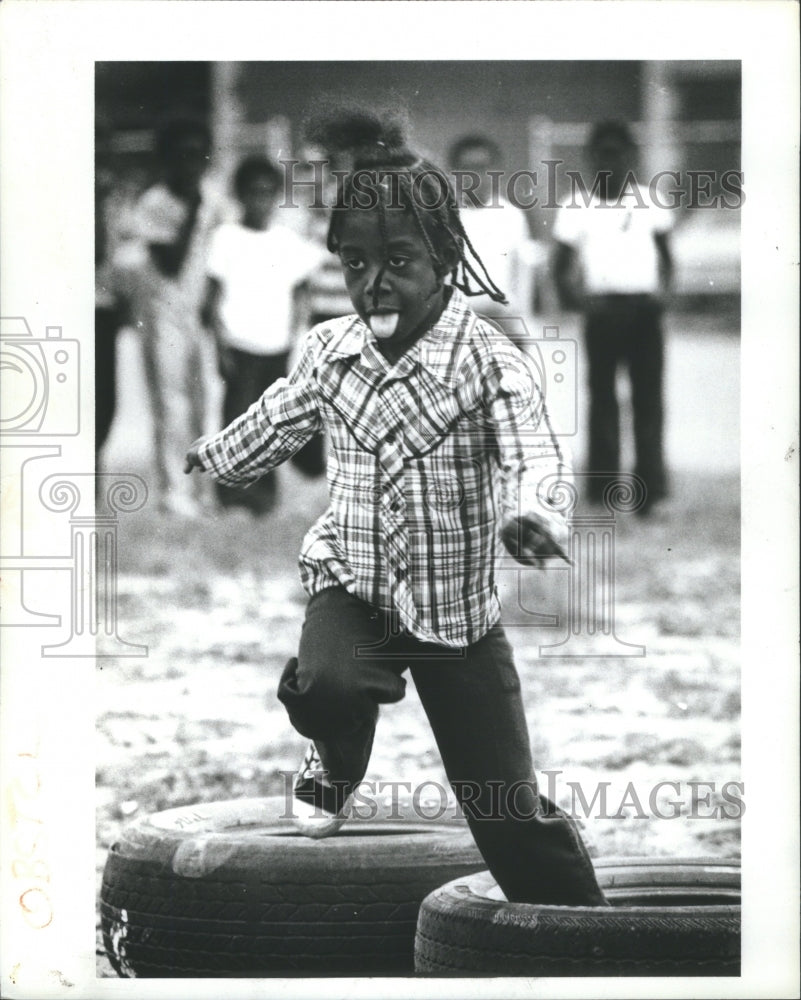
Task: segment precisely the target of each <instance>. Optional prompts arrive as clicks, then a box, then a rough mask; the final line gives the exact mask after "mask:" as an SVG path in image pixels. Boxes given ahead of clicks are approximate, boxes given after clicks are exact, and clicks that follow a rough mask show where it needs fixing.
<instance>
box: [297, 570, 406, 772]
mask: <svg viewBox="0 0 801 1000" xmlns="http://www.w3.org/2000/svg"><path fill="white" fill-rule="evenodd" d="M386 626H387V619H386V616H383V615H380V614H378V613H377V612H376V611H375V610H374V609H373V608H371V607H370V606H369V605H368V604H365V603H364V602H363V601H360V600H358V599H357V598H355V597H353V596H351V595H350V594H348V593H347V591H346V590H345V589H344V588H342V587H331V588H329V589H327V590H323V591H321V592H320V593H319V594H316V595H315V596H314V597H312V598H311V600H310V601H309V605H308V608H307V610H306V620H305V621H304V623H303V631H302V633H301V637H300V646H299V649H298V656H297V658H294V657H293V658H292V659H291V660H290V661H289V662H288V663H287V665H286V667H285V668H284V672H283V674H282V676H281V681H280V684H279V687H278V698H279V700H280V701H281V702H283V704H284V705H285V706H286V709H287V711H288V713H289V719H290V722H291V723H292V725H293V726H294V727H295V729H297V731H298V732H299V733H301V734H302V735H303V736H306V737H308V738H309V739H312V740H314V742H315V744H316V746H317V750H318V751H319V753H320V758H321V760H322V762H323V765H324V767H325V768H326V770H327V771H328V777H329V780H330V781H331V782H335V781H343V782H347V783H348V784H349V785H356V784H358V783H359V782H360V781H361V780H362V778H363V777H364V775H365V771H366V770H367V764H368V762H369V759H370V751H371V749H372V744H373V735H374V733H375V726H376V722H377V720H378V710H379V709H378V706H379V705H381V704H385V703H388V702H394V701H400V700H401V699H402V698H403V695H404V693H405V690H406V681H405V680H404V679H403V678H402V677H401V676H400V673H401V671H402V670H403V668H404V666H405V663H404V662H403V661H402V660H398V659H393V658H391V657H389V658H388V657H386V656H383V657H382V654H383V653H386V652H387V650H388V649H389V648H390V647H389V646H387V645H384V644H382V640H383V639H385V638H386ZM370 647H376V649H375V650H371V649H370Z"/></svg>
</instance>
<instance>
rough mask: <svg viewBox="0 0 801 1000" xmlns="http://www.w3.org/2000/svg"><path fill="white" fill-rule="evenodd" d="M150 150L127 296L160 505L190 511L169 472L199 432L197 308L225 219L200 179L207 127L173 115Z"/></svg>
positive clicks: (201, 368)
mask: <svg viewBox="0 0 801 1000" xmlns="http://www.w3.org/2000/svg"><path fill="white" fill-rule="evenodd" d="M156 153H157V156H158V160H159V164H160V166H161V173H162V179H161V180H160V181H158V182H157V183H155V184H153V185H152V186H151V187H150V188H148V189H147V191H145V193H144V194H143V195H142V197H141V198H140V200H139V203H138V205H137V230H138V234H139V238H140V239H141V240H142V242H143V243H144V245H145V247H146V249H147V256H146V260H145V262H144V264H143V266H142V268H141V270H140V273H139V276H138V281H137V290H136V295H135V302H134V315H135V320H136V324H137V326H138V328H139V329H140V330H141V331H142V333H143V334H144V356H145V368H146V375H147V381H148V390H149V395H150V400H151V406H152V410H153V418H154V440H153V451H154V458H155V463H156V469H157V474H158V479H159V487H160V494H161V495H160V506H161V509H162V511H164V512H167V513H174V514H179V515H182V516H186V517H194V516H196V515H197V513H198V499H199V496H198V493H197V492H196V489H195V488H193V487H192V485H191V484H187V481H186V477H182V476H181V475H180V473H179V474H178V475H176V472H175V469H176V462H179V463H180V460H181V457H182V456H183V454H184V451H185V449H186V441H187V440H191V439H192V438H194V437H195V436H197V434H199V433H201V434H202V433H203V431H204V430H205V425H206V410H207V398H208V395H209V392H210V385H209V382H210V379H209V374H210V373H209V358H208V353H207V351H206V350H204V346H205V345H204V334H203V330H202V328H201V325H200V318H199V310H200V304H201V298H202V294H203V287H204V279H205V269H206V253H207V247H208V240H209V236H210V234H211V231H212V229H213V228H214V227H215V226H216V225H218V224H219V223H220V222H222V221H223V219H224V218H225V208H224V202H223V201H222V199H220V198H218V197H216V196H215V194H214V192H213V189H212V188H210V187H208V186H204V185H203V178H204V175H205V174H206V171H207V169H208V166H209V162H210V158H211V138H210V135H209V130H208V128H207V127H206V126H205V125H204V124H202V123H200V122H196V121H193V120H190V119H177V120H173V121H171V122H169V123H168V124H167V125H166V126H165V127H164V128H162V129H161V131H160V132H159V135H158V138H157V147H156Z"/></svg>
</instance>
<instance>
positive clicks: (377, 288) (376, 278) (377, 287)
mask: <svg viewBox="0 0 801 1000" xmlns="http://www.w3.org/2000/svg"><path fill="white" fill-rule="evenodd" d="M386 272H387V268H386V265H385V264H375V265H373V266H372V267H368V268H367V274H366V281H365V286H364V290H365V293H366V294H367V295H368V296H370V297H371V298H373V299H375V298H376V297H377V296H378V295H380V293H381V292H382V291H388V290H389V289H388V285H387V282H386V281H385V276H386Z"/></svg>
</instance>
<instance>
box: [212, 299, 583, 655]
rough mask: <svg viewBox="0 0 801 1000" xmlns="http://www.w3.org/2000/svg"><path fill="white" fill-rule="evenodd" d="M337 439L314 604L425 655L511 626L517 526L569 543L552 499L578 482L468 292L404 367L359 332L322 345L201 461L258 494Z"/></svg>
mask: <svg viewBox="0 0 801 1000" xmlns="http://www.w3.org/2000/svg"><path fill="white" fill-rule="evenodd" d="M321 429H325V430H326V431H327V433H328V436H329V438H330V443H331V448H330V456H329V459H328V487H329V494H330V501H331V502H330V507H329V508H328V510H327V511H326V512H325V514H323V516H322V517H321V518H320V519H319V520H318V521H317V522H316V523H315V524H314V525H313V527H312V528H311V529H310V530H309V532H308V534H307V535H306V538H305V540H304V543H303V547H302V551H301V556H300V568H301V577H302V580H303V585H304V588H305V589H306V591H307V592H308V593H309V594H310V595H311V594H315V593H317V592H319V591H320V590H323V589H325V588H326V587H331V586H335V585H341V586H343V587H345V589H346V590H348V591H349V592H350V593H352V594H354V595H355V596H356V597H359V598H361V599H362V600H364V601H366V602H368V603H369V604H372V605H374V606H376V607H380V608H385V609H392V610H395V611H396V612H397V614H398V616H399V619H400V623H401V625H402V626H403V627H404V628H405V629H407V630H408V631H409V632H411V633H412V634H413V635H414V636H416V637H418V638H419V639H422V640H425V641H429V642H435V643H438V644H440V645H444V646H448V647H461V646H465V645H470V644H472V643H474V642H476V641H478V639H480V638H481V637H482V636H483V635H484V634H485V633H486V632H487V631H488V629H489V628H491V627H492V625H494V624H495V623H496V622H497V621H498V618H499V616H500V602H499V599H498V592H497V587H496V582H495V562H496V557H497V555H498V553H499V547H500V544H501V543H500V536H499V528H500V525H501V523H502V522H503V520H504V518H507V517H514V516H519V515H521V514H523V515H528V516H530V517H532V518H534V519H535V520H536V521H537V522H538V523H539V525H541V526H542V527H543V528H544V529H545V530H546V531H547V532H548V533H549V534H550V535H551V537H553V538H554V539H555V540H556V541H558V542H559V543H560V544H563V543H564V539H565V536H566V533H567V528H566V523H565V521H564V518H563V517H562V515H561V514H559V513H558V511H556V510H555V508H554V506H553V505H551V504H550V503H549V501H548V499H547V497H545V496H544V491H543V489H542V484H543V480H545V478H546V477H548V479H549V482H550V484H551V485H553V484H554V483H555V482H558V481H559V477H561V476H562V474H563V473H564V471H565V470H564V468H563V462H562V457H561V453H560V450H559V447H558V443H557V441H556V438H555V437H554V435H553V432H552V431H551V429H550V425H549V422H548V419H547V415H546V413H545V408H544V403H543V399H542V396H541V394H540V390H539V382H538V372H537V368H536V366H535V365H534V364H533V363H532V361H531V360H530V359H529V358H528V357H527V356H525V355H524V354H522V353H521V352H520V351H519V350H518V349H517V348H516V347H514V346H513V345H512V344H511V343H510V342H509V341H508V340H507V339H506V337H505V336H504V335H503V334H501V333H499V332H498V331H497V330H496V329H495V328H494V327H492V326H490V325H489V324H487V323H486V322H484V321H482V320H480V319H478V318H477V317H476V315H475V314H474V313H473V312H472V311H471V310H470V309H469V307H468V306H467V304H466V301H465V298H464V296H463V295H462V294H461V293H460V292H459V291H458V290H457V289H454V290H453V291H452V294H451V298H450V301H449V304H448V305H447V306H446V308H445V310H444V311H443V313H442V315H441V317H440V319H439V321H438V322H437V323H436V324H435V325H434V326H433V327H432V328H431V329H430V330H429V331H428V332H427V333H426V334H425V335H424V336H423V337H422V338H421V339H420V340H418V341H417V342H416V343H415V344H414V345H413V346H412V347H411V348H410V349H409V350H408V351H407V352H406V353H405V354H404V355H403V356H402V357H401V358H400V359H399V360H398V361H397V362H396V363H395V364H390V363H389V362H388V361H387V360H386V359H385V358H384V356H383V355H382V354H381V352H380V351H379V350H378V348H377V346H376V343H375V339H374V337H373V334H372V333H371V331H370V330H369V328H368V327H367V326H366V325H365V324H364V323H363V322H362V320H360V319H359V318H358V317H357V316H344V317H341V318H339V319H335V320H332V321H330V322H326V323H321V324H319V325H318V326H316V327H314V328H313V329H312V330H311V331H310V333H309V334H308V336H307V338H306V340H305V343H304V347H303V351H302V353H301V356H300V358H299V360H298V363H297V364H296V365H295V367H294V369H293V371H292V372H291V373H290V375H289V376H288V378H286V379H281V380H279V381H278V382H276V383H274V384H273V385H272V386H270V388H269V389H267V391H266V392H265V393H264V395H263V396H262V397H261V399H259V400H258V402H256V403H254V404H253V405H252V406H251V407H250V409H249V410H248V411H247V412H246V413H245V414H243V415H242V416H241V417H239V418H238V419H236V420H235V421H234V422H233V423H232V424H230V425H229V426H228V427H226V428H225V429H224V430H223V431H221V432H220V433H219V434H217V435H215V436H213V437H211V438H208V439H207V440H206V441H205V443H204V444H203V445H202V446H201V448H200V451H199V457H200V460H201V462H202V463H203V467H204V468H205V469H207V470H209V471H210V472H211V474H212V475H213V476H214V478H215V479H217V480H218V481H220V482H222V483H227V484H231V485H233V484H240V485H241V484H243V483H248V482H252V481H255V480H256V479H258V478H259V477H260V476H262V475H263V474H264V473H265V472H267V471H268V470H269V469H272V468H274V467H275V466H277V465H279V464H280V463H281V462H283V461H285V460H286V459H288V458H289V457H290V456H291V455H292V454H294V453H295V452H296V451H298V450H299V449H300V448H301V447H302V446H303V445H304V444H305V443H306V442H307V441H308V440H309V439H310V438H311V437H312V435H314V434H315V433H316V432H317V431H319V430H321Z"/></svg>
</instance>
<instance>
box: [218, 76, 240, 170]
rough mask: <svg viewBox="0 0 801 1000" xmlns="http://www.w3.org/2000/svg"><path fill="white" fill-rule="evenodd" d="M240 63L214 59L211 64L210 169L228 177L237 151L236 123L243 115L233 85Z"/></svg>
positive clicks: (234, 164) (237, 131) (237, 126)
mask: <svg viewBox="0 0 801 1000" xmlns="http://www.w3.org/2000/svg"><path fill="white" fill-rule="evenodd" d="M240 75H241V63H238V62H218V63H213V64H212V67H211V134H212V142H213V145H214V173H215V174H219V175H220V176H221V177H230V176H231V174H232V173H233V172H234V169H235V167H236V161H237V157H238V155H239V127H240V125H241V122H242V118H243V111H242V105H241V102H240V100H239V94H238V91H237V87H238V84H239V78H240Z"/></svg>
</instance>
